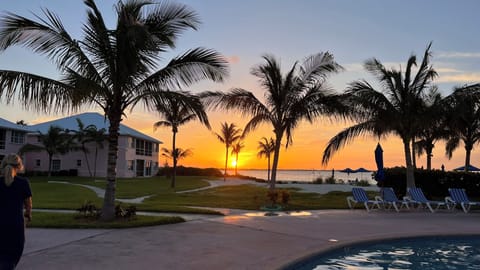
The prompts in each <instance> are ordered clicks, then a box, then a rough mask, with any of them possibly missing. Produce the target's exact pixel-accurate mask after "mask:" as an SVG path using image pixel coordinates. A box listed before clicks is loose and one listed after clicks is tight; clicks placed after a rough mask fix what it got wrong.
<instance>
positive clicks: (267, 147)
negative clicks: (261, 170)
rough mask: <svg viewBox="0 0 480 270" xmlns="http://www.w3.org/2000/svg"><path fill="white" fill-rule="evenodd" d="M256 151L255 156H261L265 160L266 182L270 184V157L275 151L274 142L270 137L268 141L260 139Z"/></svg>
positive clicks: (263, 138)
mask: <svg viewBox="0 0 480 270" xmlns="http://www.w3.org/2000/svg"><path fill="white" fill-rule="evenodd" d="M257 149H258V153H257V156H258V157H259V158H262V157H263V156H265V157H266V158H267V164H268V165H267V182H269V183H270V156H271V154H272V152H273V151H275V141H274V140H273V138H272V137H270V139H267V138H265V137H262V138H261V139H260V141H259V142H258V147H257Z"/></svg>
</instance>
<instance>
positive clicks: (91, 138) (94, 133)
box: [73, 118, 107, 179]
mask: <svg viewBox="0 0 480 270" xmlns="http://www.w3.org/2000/svg"><path fill="white" fill-rule="evenodd" d="M77 124H78V131H73V132H75V135H74V137H75V139H76V140H77V142H79V143H80V145H81V151H82V152H83V153H84V155H85V162H86V164H87V168H88V173H89V174H90V177H93V179H95V177H96V175H97V158H98V148H100V149H103V143H104V142H105V140H106V139H107V136H106V134H105V133H106V132H107V130H106V129H104V128H101V129H97V126H95V125H88V126H85V124H84V123H83V122H82V120H80V118H77ZM88 143H95V157H94V160H93V161H94V162H93V175H92V172H91V170H90V163H89V162H88V158H87V153H88V148H87V144H88Z"/></svg>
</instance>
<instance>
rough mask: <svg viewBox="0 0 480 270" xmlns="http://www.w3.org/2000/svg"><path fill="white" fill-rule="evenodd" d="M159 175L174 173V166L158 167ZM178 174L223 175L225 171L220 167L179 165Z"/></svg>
mask: <svg viewBox="0 0 480 270" xmlns="http://www.w3.org/2000/svg"><path fill="white" fill-rule="evenodd" d="M157 175H159V176H169V175H173V168H172V167H162V168H159V169H158V172H157ZM176 175H180V176H211V177H221V176H223V173H222V172H221V171H220V170H219V169H215V168H205V169H204V168H194V167H183V166H178V167H177V171H176Z"/></svg>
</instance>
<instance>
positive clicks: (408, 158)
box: [403, 139, 415, 189]
mask: <svg viewBox="0 0 480 270" xmlns="http://www.w3.org/2000/svg"><path fill="white" fill-rule="evenodd" d="M403 148H404V151H405V163H406V165H407V189H408V188H412V187H415V175H414V168H413V164H412V153H411V152H410V142H409V141H408V140H406V139H404V140H403Z"/></svg>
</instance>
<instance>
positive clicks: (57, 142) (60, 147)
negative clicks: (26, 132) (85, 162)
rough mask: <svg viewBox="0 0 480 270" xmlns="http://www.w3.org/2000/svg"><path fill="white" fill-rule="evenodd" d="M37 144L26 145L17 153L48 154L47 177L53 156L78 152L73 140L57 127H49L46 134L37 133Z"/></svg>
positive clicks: (49, 173) (49, 174)
mask: <svg viewBox="0 0 480 270" xmlns="http://www.w3.org/2000/svg"><path fill="white" fill-rule="evenodd" d="M38 136H39V142H40V145H37V144H26V145H24V146H22V147H21V148H20V149H19V151H18V152H19V153H20V154H23V153H26V152H43V151H45V152H47V154H48V177H50V176H51V175H52V169H53V168H52V163H53V162H52V161H53V156H54V155H64V154H66V153H68V152H69V151H76V150H79V147H78V145H76V144H75V143H74V138H73V136H72V135H70V134H69V133H68V132H66V131H65V130H64V129H62V128H61V127H59V126H50V127H49V128H48V131H47V133H45V134H43V133H41V132H39V135H38Z"/></svg>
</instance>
